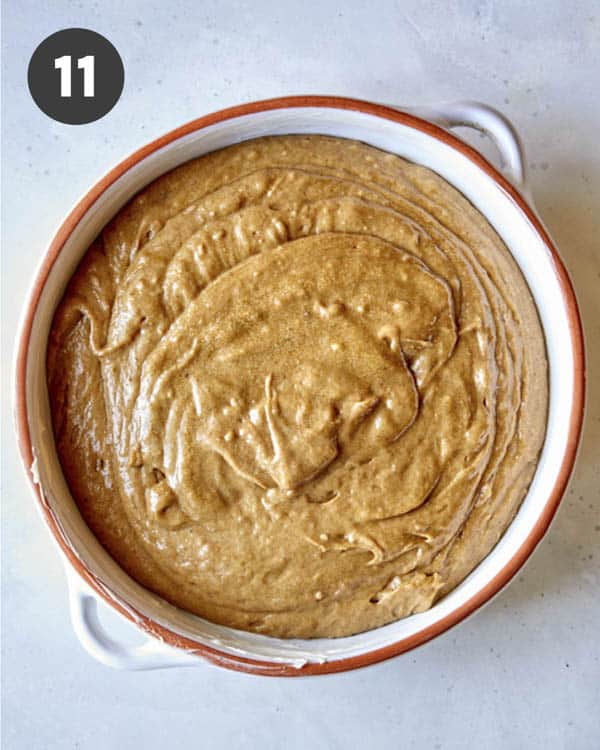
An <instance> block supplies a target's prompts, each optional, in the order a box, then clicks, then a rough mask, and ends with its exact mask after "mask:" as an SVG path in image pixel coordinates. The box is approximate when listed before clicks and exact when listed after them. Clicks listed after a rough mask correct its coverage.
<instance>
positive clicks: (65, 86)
mask: <svg viewBox="0 0 600 750" xmlns="http://www.w3.org/2000/svg"><path fill="white" fill-rule="evenodd" d="M54 67H55V68H56V69H57V70H60V95H61V96H65V97H68V96H71V55H63V56H62V57H57V58H56V60H55V61H54Z"/></svg>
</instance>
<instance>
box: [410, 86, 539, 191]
mask: <svg viewBox="0 0 600 750" xmlns="http://www.w3.org/2000/svg"><path fill="white" fill-rule="evenodd" d="M396 109H404V108H403V107H396ZM404 111H406V112H408V113H409V114H412V115H415V116H416V117H420V118H422V119H423V120H428V121H429V122H433V123H435V124H436V125H440V126H441V127H443V128H447V129H452V128H458V127H467V128H474V129H475V130H478V131H479V132H480V133H484V134H485V135H487V136H488V138H490V139H491V140H492V141H493V143H494V144H495V146H496V148H497V149H498V152H499V153H500V169H501V170H502V172H503V173H504V174H505V176H506V177H508V179H509V180H510V181H511V182H512V183H513V185H515V187H517V188H519V190H521V191H522V192H523V193H525V194H526V195H527V197H531V196H530V194H529V188H528V184H527V174H526V167H525V156H524V152H523V145H522V143H521V139H520V138H519V135H518V133H517V131H516V130H515V128H514V126H513V125H512V123H511V122H510V120H509V119H508V118H507V117H506V116H505V115H503V114H502V113H501V112H498V110H496V109H494V108H493V107H490V106H489V105H487V104H482V103H481V102H475V101H458V102H442V103H440V104H432V105H425V106H419V107H410V108H407V109H404Z"/></svg>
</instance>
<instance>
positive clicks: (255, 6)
mask: <svg viewBox="0 0 600 750" xmlns="http://www.w3.org/2000/svg"><path fill="white" fill-rule="evenodd" d="M374 8H377V11H374V10H373V9H374ZM69 26H84V27H87V28H92V29H94V30H96V31H99V32H100V33H103V34H105V35H106V36H108V37H109V38H110V39H111V40H112V41H113V43H114V44H115V45H116V46H117V48H118V49H119V50H120V52H121V55H122V56H123V59H124V63H125V70H126V82H125V90H124V93H123V96H122V99H121V101H120V102H119V103H118V105H117V106H116V108H115V109H114V110H113V111H112V112H111V113H109V115H107V116H106V117H105V118H104V119H103V120H100V121H99V122H97V123H94V124H91V125H87V126H79V127H71V126H66V125H59V124H57V123H54V122H53V121H51V120H49V119H48V118H46V116H45V115H43V114H42V113H41V112H39V111H38V110H37V109H36V107H35V105H34V104H33V103H32V101H31V99H30V97H29V94H28V91H27V87H26V69H27V63H28V61H29V58H30V56H31V54H32V52H33V50H34V48H35V47H36V45H37V44H38V43H39V42H40V41H41V40H42V39H43V38H44V37H46V36H47V35H48V34H50V33H52V32H54V31H56V30H58V29H61V28H65V27H69ZM3 32H4V33H3V55H4V59H3V76H4V79H3V84H4V85H3V106H4V116H3V126H4V128H3V130H4V142H3V192H4V196H3V210H4V217H3V218H4V221H3V249H2V256H3V258H2V262H3V268H2V286H3V295H2V378H3V393H2V406H3V420H2V431H3V436H2V441H3V444H2V451H3V459H2V461H3V528H2V532H3V570H2V574H3V651H4V654H3V681H2V688H3V702H4V705H3V736H4V743H3V747H4V748H6V750H13V749H14V750H17V748H23V749H25V748H26V749H27V750H30V749H31V748H36V749H37V748H47V749H48V750H50V749H53V748H85V750H92V749H94V750H96V749H98V750H106V749H107V748H108V749H110V748H120V747H122V746H124V747H127V746H128V743H129V742H131V745H132V746H134V743H135V746H138V747H144V748H148V750H152V749H153V748H162V747H165V746H167V747H179V746H181V747H200V748H226V747H227V748H228V747H233V748H255V747H256V748H258V747H260V748H266V749H269V748H280V747H284V746H285V747H287V748H290V750H292V749H294V748H298V749H300V748H307V747H310V748H346V747H349V748H352V747H362V746H366V747H377V748H428V749H429V748H431V749H432V750H433V749H434V748H464V747H471V746H477V747H485V748H506V747H508V748H520V747H527V748H530V749H533V748H569V750H570V749H572V748H574V749H578V748H586V749H587V748H590V749H591V748H597V747H599V746H600V661H599V659H600V656H599V652H600V645H599V636H598V622H599V621H600V597H599V586H600V551H599V550H600V546H599V545H600V495H599V485H600V470H599V461H598V454H599V453H600V448H599V446H600V409H599V402H600V366H599V365H600V335H599V334H600V328H599V321H600V239H599V238H600V211H599V208H600V148H599V146H598V132H599V129H600V97H599V96H598V79H599V76H600V6H599V5H598V3H597V2H594V0H589V1H588V2H573V3H566V2H564V1H561V0H556V1H554V2H543V3H542V2H537V3H536V2H522V0H519V1H515V2H502V3H500V2H498V3H488V2H480V3H475V2H459V3H446V2H428V3H424V2H421V1H420V0H419V1H413V2H403V3H389V2H385V3H383V2H381V3H372V4H370V3H365V2H356V1H353V2H346V3H344V4H341V3H340V4H337V3H330V2H318V3H293V2H280V3H275V2H265V1H263V2H257V1H256V0H255V1H254V2H247V3H226V2H222V1H221V2H203V1H200V2H192V1H191V0H189V2H181V1H178V0H171V2H168V3H159V2H156V3H150V2H140V1H139V0H136V1H133V2H122V0H121V1H119V2H116V1H115V0H110V1H109V0H102V1H101V2H98V3H93V4H92V3H74V2H67V1H66V0H57V1H55V2H53V3H45V2H44V3H42V2H31V1H30V0H29V1H28V0H24V1H19V2H17V1H16V0H6V1H5V3H4V23H3ZM289 93H332V94H343V95H349V96H355V97H359V98H364V99H371V100H374V101H384V102H398V103H406V104H420V103H428V102H435V101H438V100H449V99H457V98H473V99H480V100H482V101H485V102H488V103H490V104H493V105H496V106H497V107H499V108H501V109H502V110H503V111H505V112H506V113H507V114H508V115H509V117H511V118H512V119H513V121H514V122H515V124H516V125H517V127H518V128H519V130H520V132H521V133H522V135H523V139H524V143H525V146H526V149H527V155H528V162H529V164H530V169H531V181H532V186H533V193H534V195H535V198H536V201H537V204H538V206H539V210H540V213H541V215H542V217H543V218H544V220H545V221H546V223H547V225H548V227H549V229H550V231H551V232H552V234H553V236H554V238H555V240H556V242H557V243H558V246H559V247H560V249H561V251H562V254H563V257H564V258H565V260H566V262H567V265H568V267H569V269H570V271H571V273H572V276H573V279H574V282H575V285H576V288H577V291H578V294H579V298H580V301H581V304H582V308H583V312H584V317H585V323H586V328H587V337H588V373H589V380H590V382H591V384H592V387H591V388H590V394H589V406H588V415H587V426H586V433H585V439H584V444H583V447H582V450H581V453H580V458H579V463H578V467H577V471H576V474H575V478H574V480H573V482H572V484H571V488H570V490H569V494H568V496H567V497H566V498H565V502H564V503H563V507H562V509H561V511H560V513H559V516H558V518H557V520H556V521H555V523H554V525H553V527H552V529H551V532H550V534H549V535H548V537H547V539H546V541H545V543H543V545H542V546H541V547H540V548H539V549H538V551H537V552H536V553H535V555H534V557H533V559H532V561H531V562H530V564H529V565H528V566H527V568H526V570H525V571H523V572H522V573H521V574H520V575H519V577H518V579H517V580H516V581H515V582H514V583H513V585H512V586H511V587H510V589H508V590H507V591H505V592H504V593H503V594H502V595H501V596H500V597H499V598H497V599H496V600H495V601H494V602H493V603H492V604H491V605H489V606H488V607H487V608H486V609H485V610H484V611H483V612H481V613H479V614H478V615H477V616H476V617H474V618H473V619H471V620H470V621H468V622H467V623H466V624H464V625H462V626H461V627H459V628H457V629H455V630H453V631H451V632H450V633H449V634H446V635H445V636H443V637H441V638H439V639H437V640H436V641H435V642H433V643H430V644H428V645H426V646H425V647H423V648H421V649H419V650H418V651H415V652H412V653H410V654H408V655H405V656H403V657H400V658H398V659H395V660H392V661H390V662H387V663H385V664H381V665H378V666H376V667H373V668H370V669H367V670H362V671H358V672H354V673H349V674H345V675H338V676H333V677H326V678H317V679H305V680H281V679H279V680H273V679H266V678H252V677H247V676H244V675H238V674H233V673H229V672H223V671H220V670H216V669H210V668H204V667H200V668H197V669H188V670H174V671H166V672H153V673H117V672H112V671H110V670H108V669H106V668H104V667H102V666H100V665H99V664H96V663H95V662H93V661H92V660H91V659H90V658H89V657H88V656H87V655H86V654H85V653H84V652H83V651H82V650H81V648H80V646H79V645H78V643H77V642H76V640H75V637H74V635H73V633H72V630H71V627H70V623H69V618H68V613H67V602H66V585H65V580H64V575H63V571H62V569H61V564H60V562H59V559H58V556H57V554H56V552H55V550H54V548H53V547H52V544H51V542H50V538H49V536H48V534H47V532H46V530H45V528H44V527H43V525H42V522H41V521H40V519H39V518H38V515H37V513H36V511H35V508H34V503H33V501H32V498H31V496H30V492H29V489H28V487H27V485H26V482H25V479H24V477H23V474H22V472H21V469H20V466H19V462H18V458H17V452H16V447H15V443H14V438H13V433H12V429H11V428H12V424H11V420H10V393H9V386H10V369H11V356H10V353H11V351H12V348H13V338H14V332H15V328H16V324H17V319H18V314H19V309H20V307H21V305H22V302H23V300H24V297H25V293H26V289H27V286H28V283H29V280H30V278H31V275H32V271H33V269H34V267H35V266H36V264H37V263H38V260H39V258H40V256H41V254H42V253H43V250H44V248H45V245H46V244H47V242H48V240H49V238H50V237H51V235H52V232H53V230H54V229H55V228H56V226H57V225H58V223H59V222H60V221H61V220H62V219H63V218H64V216H65V214H66V213H67V212H68V210H69V209H70V208H71V206H72V204H73V202H74V201H75V200H76V199H77V198H78V196H80V195H81V193H82V192H83V191H84V190H85V189H87V188H88V187H89V186H90V185H91V184H92V183H93V182H95V181H96V180H97V179H98V178H99V177H100V176H101V175H102V174H103V173H104V172H106V171H107V169H108V168H109V167H110V166H112V165H113V164H114V163H115V162H117V161H118V160H120V159H122V158H123V157H125V156H126V155H128V154H129V153H130V152H131V151H132V150H134V149H135V148H137V147H139V146H141V145H142V144H144V143H145V142H147V141H149V140H150V139H152V138H154V137H156V136H158V135H159V134H161V133H163V132H164V131H166V130H168V129H170V128H172V127H174V126H176V125H179V124H181V123H183V122H185V121H186V120H189V119H191V118H193V117H196V116H198V115H200V114H203V113H206V112H210V111H212V110H214V109H217V108H220V107H223V106H227V105H231V104H235V103H239V102H243V101H247V100H251V99H257V98H264V97H269V96H277V95H283V94H289ZM594 381H596V382H594Z"/></svg>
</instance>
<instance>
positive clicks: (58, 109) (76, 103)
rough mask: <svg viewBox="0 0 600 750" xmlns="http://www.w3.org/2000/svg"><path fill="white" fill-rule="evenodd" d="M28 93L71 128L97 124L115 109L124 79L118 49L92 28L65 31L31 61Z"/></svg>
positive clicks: (45, 43)
mask: <svg viewBox="0 0 600 750" xmlns="http://www.w3.org/2000/svg"><path fill="white" fill-rule="evenodd" d="M27 81H28V84H29V91H30V92H31V96H32V97H33V100H34V101H35V103H36V104H37V105H38V107H39V108H40V109H41V110H42V112H45V113H46V114H47V115H48V117H52V119H53V120H58V122H64V123H67V124H68V125H83V124H84V123H86V122H94V120H99V119H100V118H101V117H104V115H105V114H106V113H107V112H110V110H111V109H112V108H113V107H114V106H115V104H116V103H117V101H118V100H119V97H120V96H121V92H122V91H123V83H124V81H125V71H124V69H123V61H122V60H121V56H120V55H119V53H118V52H117V50H116V49H115V47H114V46H113V45H112V44H111V43H110V42H109V41H108V39H106V37H103V36H102V34H97V33H96V32H95V31H90V30H89V29H63V30H62V31H57V32H56V33H55V34H51V35H50V36H49V37H47V38H46V39H44V41H43V42H42V43H41V44H40V45H39V47H38V48H37V49H36V51H35V52H34V53H33V56H32V58H31V60H30V62H29V70H28V72H27Z"/></svg>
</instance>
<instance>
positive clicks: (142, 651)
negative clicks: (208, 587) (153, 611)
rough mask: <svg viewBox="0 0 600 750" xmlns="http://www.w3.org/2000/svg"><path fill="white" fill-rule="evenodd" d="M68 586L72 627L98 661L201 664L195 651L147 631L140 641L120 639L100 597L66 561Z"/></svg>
mask: <svg viewBox="0 0 600 750" xmlns="http://www.w3.org/2000/svg"><path fill="white" fill-rule="evenodd" d="M65 568H66V573H67V583H68V587H69V611H70V614H71V621H72V623H73V630H74V631H75V635H76V636H77V638H78V640H79V642H80V643H81V645H82V646H83V648H84V649H85V650H86V651H87V652H88V654H90V656H92V657H93V658H94V659H96V660H97V661H99V662H101V663H102V664H105V665H106V666H108V667H113V669H126V670H137V671H139V670H150V669H166V668H169V667H190V666H198V665H200V664H202V663H203V662H202V660H201V659H200V658H199V657H198V656H196V655H195V654H190V653H186V652H185V651H181V650H179V649H176V648H173V647H172V646H168V645H166V644H165V643H162V642H161V641H159V640H158V639H157V638H153V637H152V636H149V635H147V634H144V635H145V641H144V642H143V643H141V644H138V645H128V644H123V643H119V642H118V641H116V640H115V639H113V638H112V637H111V636H110V635H109V634H108V633H107V631H106V629H105V628H104V626H103V625H102V623H101V622H100V619H99V617H98V599H97V597H96V596H95V595H94V594H93V593H92V592H91V591H90V590H89V588H88V587H87V585H86V584H85V583H84V582H83V581H82V580H81V578H80V577H79V576H78V575H77V574H76V573H75V572H74V571H73V570H71V568H70V565H65Z"/></svg>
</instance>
